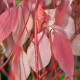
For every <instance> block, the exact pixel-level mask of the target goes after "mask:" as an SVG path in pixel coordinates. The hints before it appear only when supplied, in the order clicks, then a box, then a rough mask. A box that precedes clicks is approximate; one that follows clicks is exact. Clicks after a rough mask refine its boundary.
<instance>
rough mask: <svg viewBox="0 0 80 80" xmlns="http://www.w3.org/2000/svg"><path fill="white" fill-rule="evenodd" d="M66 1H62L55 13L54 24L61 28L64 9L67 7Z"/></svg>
mask: <svg viewBox="0 0 80 80" xmlns="http://www.w3.org/2000/svg"><path fill="white" fill-rule="evenodd" d="M68 3H69V2H67V1H62V2H61V3H60V5H59V6H58V8H57V9H56V12H55V24H56V25H58V26H61V25H62V23H63V21H64V16H65V13H66V9H67V7H68Z"/></svg>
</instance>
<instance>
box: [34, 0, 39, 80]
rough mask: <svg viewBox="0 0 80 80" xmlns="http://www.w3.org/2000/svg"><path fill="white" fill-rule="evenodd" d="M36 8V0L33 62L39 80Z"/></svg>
mask: <svg viewBox="0 0 80 80" xmlns="http://www.w3.org/2000/svg"><path fill="white" fill-rule="evenodd" d="M37 7H38V0H36V7H35V24H34V37H35V62H36V77H37V80H39V71H38V45H37V44H38V42H37Z"/></svg>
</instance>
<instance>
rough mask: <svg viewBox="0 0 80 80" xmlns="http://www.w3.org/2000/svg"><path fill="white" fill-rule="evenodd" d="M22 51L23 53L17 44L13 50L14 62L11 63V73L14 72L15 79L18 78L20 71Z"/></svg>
mask: <svg viewBox="0 0 80 80" xmlns="http://www.w3.org/2000/svg"><path fill="white" fill-rule="evenodd" d="M21 51H22V49H21V48H20V47H19V46H18V45H17V44H15V45H14V47H13V50H12V52H13V53H14V54H13V57H12V62H11V65H12V66H11V71H12V73H13V75H14V76H15V79H16V78H17V77H16V74H17V71H18V64H19V61H20V54H21Z"/></svg>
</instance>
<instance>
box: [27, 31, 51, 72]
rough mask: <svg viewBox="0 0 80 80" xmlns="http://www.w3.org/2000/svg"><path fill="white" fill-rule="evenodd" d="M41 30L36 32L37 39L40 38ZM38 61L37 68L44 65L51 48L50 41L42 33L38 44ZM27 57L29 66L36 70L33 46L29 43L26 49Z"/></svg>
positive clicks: (48, 59) (46, 62)
mask: <svg viewBox="0 0 80 80" xmlns="http://www.w3.org/2000/svg"><path fill="white" fill-rule="evenodd" d="M42 34H43V32H41V33H39V34H38V40H39V39H40V38H41V36H42ZM38 46H39V49H38V59H39V60H38V63H39V70H41V69H42V68H44V67H46V66H47V65H48V63H49V61H50V58H51V49H50V43H49V39H48V38H47V36H46V35H45V34H44V36H43V37H42V39H41V41H40V43H39V44H38ZM27 58H28V62H29V64H30V66H31V68H32V69H33V70H34V71H36V66H35V65H36V63H35V47H34V44H33V43H31V44H30V46H29V47H28V50H27Z"/></svg>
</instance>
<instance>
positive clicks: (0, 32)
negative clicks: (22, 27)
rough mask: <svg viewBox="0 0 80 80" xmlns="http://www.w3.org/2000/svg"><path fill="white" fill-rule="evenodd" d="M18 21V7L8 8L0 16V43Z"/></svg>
mask: <svg viewBox="0 0 80 80" xmlns="http://www.w3.org/2000/svg"><path fill="white" fill-rule="evenodd" d="M17 19H18V7H12V8H10V12H9V11H8V10H7V11H5V12H4V13H2V14H1V15H0V43H1V42H2V41H3V40H4V39H5V38H7V37H8V36H9V34H10V33H11V32H12V30H13V29H14V27H15V25H16V22H17Z"/></svg>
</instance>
